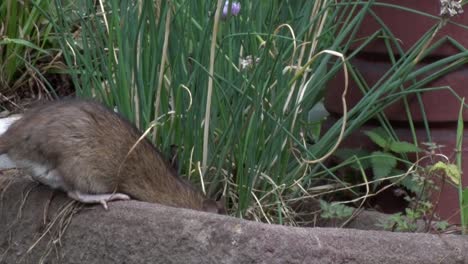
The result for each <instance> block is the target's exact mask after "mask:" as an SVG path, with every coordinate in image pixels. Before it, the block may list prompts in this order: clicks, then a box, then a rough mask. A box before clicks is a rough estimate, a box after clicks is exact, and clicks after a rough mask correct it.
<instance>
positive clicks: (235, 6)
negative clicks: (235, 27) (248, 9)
mask: <svg viewBox="0 0 468 264" xmlns="http://www.w3.org/2000/svg"><path fill="white" fill-rule="evenodd" d="M229 6H231V15H233V16H237V15H238V14H239V12H240V8H241V4H240V3H239V2H231V4H230V3H229V0H227V1H226V2H225V3H224V7H223V14H222V16H221V17H222V18H226V17H227V15H228V13H229V12H228V8H229Z"/></svg>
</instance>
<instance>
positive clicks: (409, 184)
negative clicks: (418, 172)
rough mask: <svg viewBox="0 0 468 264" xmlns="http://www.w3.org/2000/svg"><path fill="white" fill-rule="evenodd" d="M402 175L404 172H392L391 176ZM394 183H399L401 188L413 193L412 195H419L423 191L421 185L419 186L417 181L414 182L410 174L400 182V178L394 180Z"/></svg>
mask: <svg viewBox="0 0 468 264" xmlns="http://www.w3.org/2000/svg"><path fill="white" fill-rule="evenodd" d="M402 173H404V171H398V172H397V171H395V170H393V171H392V175H397V174H402ZM394 181H399V184H400V185H401V186H403V187H405V188H406V189H408V190H409V191H411V192H413V193H417V194H420V193H421V192H422V190H423V186H422V185H421V184H419V182H418V181H416V180H415V179H414V177H413V175H412V174H409V175H406V176H405V177H404V178H403V179H401V180H400V178H398V179H394V180H393V181H392V182H394Z"/></svg>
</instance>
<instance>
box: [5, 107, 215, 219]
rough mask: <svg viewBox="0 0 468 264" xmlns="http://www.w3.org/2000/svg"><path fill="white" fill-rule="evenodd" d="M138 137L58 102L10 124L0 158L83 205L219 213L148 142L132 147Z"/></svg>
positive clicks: (121, 122)
mask: <svg viewBox="0 0 468 264" xmlns="http://www.w3.org/2000/svg"><path fill="white" fill-rule="evenodd" d="M141 135H142V133H140V132H139V131H138V130H137V129H136V128H135V126H133V125H132V124H131V123H130V122H128V121H126V120H125V119H124V118H122V117H121V116H120V115H118V114H117V113H115V112H113V111H111V110H109V109H107V108H106V107H104V106H103V105H101V104H99V103H97V102H93V101H87V100H79V99H73V100H62V101H55V102H52V103H47V104H45V105H40V106H37V107H34V108H32V109H30V110H29V111H27V112H26V113H25V114H24V115H23V117H22V118H21V119H19V120H18V121H16V122H15V123H13V124H12V125H11V126H10V127H9V128H8V130H7V131H6V132H5V133H4V134H2V135H0V154H5V153H6V154H8V156H9V157H10V159H12V160H13V161H14V162H15V163H16V164H17V166H19V167H21V168H24V169H26V171H28V172H29V173H30V174H31V176H32V177H33V178H34V179H36V180H38V181H39V182H42V183H44V184H46V185H49V186H51V187H53V188H57V189H61V190H63V191H65V192H66V193H67V194H68V196H69V197H71V198H73V199H75V200H77V201H80V202H83V203H101V204H102V205H103V206H104V207H105V208H107V202H109V201H113V200H128V199H130V198H134V199H137V200H141V201H146V202H153V203H160V204H164V205H168V206H173V207H183V208H189V209H195V210H203V211H209V212H218V213H220V212H222V210H223V209H222V207H221V206H220V205H219V204H218V203H217V202H215V201H213V200H209V199H206V198H205V197H204V195H203V194H202V193H201V192H199V191H197V190H196V189H195V188H194V187H193V186H192V185H191V184H189V183H188V182H186V181H184V180H183V179H182V178H180V177H179V176H178V175H177V173H176V172H175V170H174V169H173V168H172V167H171V166H170V165H169V164H168V163H167V162H166V161H165V160H164V159H163V158H162V155H161V154H160V153H159V151H158V150H157V149H156V148H155V147H154V146H153V145H152V144H151V142H150V141H149V140H148V139H146V138H144V139H143V140H141V141H140V142H138V144H136V143H137V141H138V140H139V139H140V137H141ZM135 144H136V145H135ZM132 147H133V149H132ZM131 149H132V151H130V150H131Z"/></svg>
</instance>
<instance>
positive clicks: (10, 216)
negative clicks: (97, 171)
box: [0, 180, 468, 264]
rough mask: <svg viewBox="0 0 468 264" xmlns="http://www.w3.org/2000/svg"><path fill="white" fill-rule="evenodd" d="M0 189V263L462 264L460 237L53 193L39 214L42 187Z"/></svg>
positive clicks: (466, 249) (44, 196) (21, 184)
mask: <svg viewBox="0 0 468 264" xmlns="http://www.w3.org/2000/svg"><path fill="white" fill-rule="evenodd" d="M2 186H3V190H2V187H0V194H1V196H0V198H1V203H0V230H1V231H0V263H19V262H22V263H40V262H41V257H44V256H46V257H45V260H44V263H64V264H66V263H321V264H327V263H351V264H352V263H356V264H358V263H359V264H366V263H382V264H385V263H391V264H395V263H410V264H417V263H424V264H430V263H468V237H466V236H457V235H430V234H410V233H391V232H383V231H362V230H356V229H335V228H295V227H286V226H280V225H267V224H263V223H257V222H252V221H246V220H241V219H238V218H234V217H229V216H222V215H214V214H208V213H203V212H197V211H192V210H185V209H177V208H171V207H165V206H161V205H157V204H150V203H144V202H137V201H124V202H112V203H110V204H109V210H108V211H105V210H104V209H103V208H102V207H101V206H82V205H77V204H76V203H75V202H70V200H68V198H67V197H65V195H64V194H62V193H60V192H56V195H55V196H54V198H53V199H52V201H51V202H50V206H49V207H48V209H46V208H47V205H48V200H49V199H50V198H51V194H52V191H51V190H50V189H49V188H47V187H45V186H42V185H38V184H35V183H31V182H28V181H26V180H19V181H14V182H13V183H12V184H5V182H4V183H3V184H2ZM66 206H68V208H75V211H74V213H73V214H72V216H71V218H70V217H66V216H67V214H66V213H65V212H66V210H63V208H65V207H66ZM57 215H60V217H58V218H57V217H56V216H57ZM69 215H70V212H68V216H69ZM44 219H45V220H44ZM68 220H70V221H68ZM54 221H55V222H54ZM51 222H54V225H53V227H52V228H50V229H48V226H47V223H51ZM67 223H69V225H68V227H67V228H64V226H66V224H67ZM59 231H60V232H59ZM43 234H45V235H44V236H43V238H42V239H41V240H39V242H38V243H37V244H36V245H35V247H33V248H32V249H31V250H30V251H29V252H28V249H29V248H31V246H32V245H33V244H34V243H35V242H36V241H38V239H39V238H40V237H41V235H43Z"/></svg>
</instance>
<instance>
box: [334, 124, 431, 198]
mask: <svg viewBox="0 0 468 264" xmlns="http://www.w3.org/2000/svg"><path fill="white" fill-rule="evenodd" d="M365 134H366V135H367V136H368V137H369V139H370V140H371V141H372V142H373V143H375V144H376V145H377V146H379V147H380V148H381V149H379V150H376V151H367V150H362V149H348V148H343V149H340V150H338V151H337V152H336V154H335V155H336V156H337V157H339V158H340V159H341V160H344V163H349V162H352V163H351V168H353V169H354V170H356V171H360V170H361V169H363V170H366V169H371V170H372V173H373V183H372V190H373V191H375V190H376V189H377V187H378V186H379V185H380V184H381V183H382V181H384V180H386V179H389V180H390V181H391V182H395V183H397V184H399V185H402V186H404V187H405V188H407V189H408V190H410V191H412V192H415V193H419V192H420V191H421V186H422V184H421V181H420V180H421V178H420V177H418V175H417V174H414V173H409V174H408V175H406V176H405V177H391V176H393V175H403V174H404V173H405V172H404V171H402V170H400V169H399V168H398V164H399V162H405V164H406V166H408V167H410V166H411V165H412V163H411V162H408V161H407V159H406V158H405V157H404V156H402V155H404V154H407V153H417V152H420V151H421V149H420V148H419V147H418V146H416V145H414V144H412V143H409V142H406V141H398V140H395V139H393V138H392V137H390V136H389V135H388V133H387V132H385V130H384V129H382V128H376V129H373V130H371V131H366V132H365ZM355 159H359V163H357V162H354V160H355ZM400 164H401V163H400Z"/></svg>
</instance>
